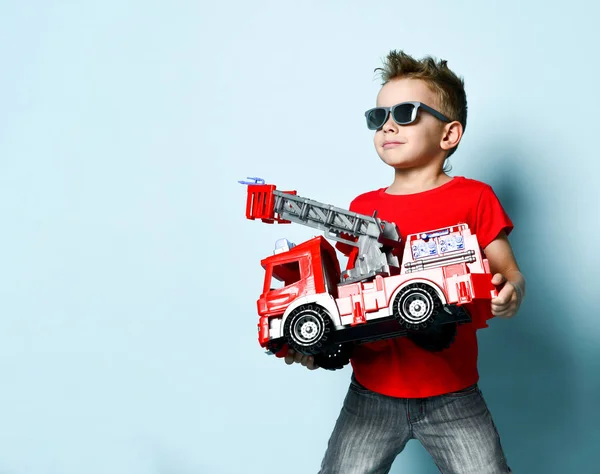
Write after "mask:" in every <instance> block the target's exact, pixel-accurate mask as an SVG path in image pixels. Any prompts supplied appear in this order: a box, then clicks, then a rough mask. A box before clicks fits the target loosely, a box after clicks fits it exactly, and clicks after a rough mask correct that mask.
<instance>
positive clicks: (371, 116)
mask: <svg viewBox="0 0 600 474" xmlns="http://www.w3.org/2000/svg"><path fill="white" fill-rule="evenodd" d="M387 114H388V113H387V110H385V109H373V110H371V111H369V113H368V114H367V127H368V128H369V130H377V129H378V128H381V127H382V126H383V124H384V123H385V122H386V120H387Z"/></svg>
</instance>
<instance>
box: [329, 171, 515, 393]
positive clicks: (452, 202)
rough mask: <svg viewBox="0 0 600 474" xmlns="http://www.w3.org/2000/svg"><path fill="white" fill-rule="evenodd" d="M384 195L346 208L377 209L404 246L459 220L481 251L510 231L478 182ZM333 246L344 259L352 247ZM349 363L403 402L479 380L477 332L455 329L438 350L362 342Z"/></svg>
mask: <svg viewBox="0 0 600 474" xmlns="http://www.w3.org/2000/svg"><path fill="white" fill-rule="evenodd" d="M385 191H386V189H385V188H381V189H378V190H375V191H371V192H368V193H365V194H361V195H360V196H358V197H356V198H355V199H354V200H353V201H352V203H351V204H350V210H351V211H354V212H357V213H360V214H367V215H373V211H375V210H377V217H378V218H380V219H382V220H385V221H388V222H394V223H395V224H396V225H397V226H398V230H399V232H400V235H401V236H402V241H403V242H405V241H406V237H407V235H409V234H414V233H417V232H423V231H427V230H433V229H437V228H439V227H445V226H449V225H454V224H458V223H461V222H464V223H467V224H468V225H469V227H470V229H471V232H472V233H474V234H476V235H477V239H478V241H479V245H480V246H481V248H482V249H485V247H487V245H488V244H489V243H490V242H492V241H493V240H494V239H495V238H496V237H497V236H498V234H499V233H500V231H502V230H504V231H505V232H506V233H507V234H509V233H510V232H511V231H512V229H513V224H512V221H511V220H510V218H509V217H508V215H507V214H506V212H505V211H504V209H503V208H502V205H501V204H500V202H499V200H498V198H497V197H496V194H495V193H494V191H493V190H492V188H491V187H490V186H489V185H487V184H485V183H482V182H480V181H476V180H473V179H468V178H464V177H462V176H457V177H454V178H453V179H452V180H451V181H449V182H447V183H445V184H443V185H442V186H439V187H437V188H435V189H431V190H428V191H424V192H421V193H416V194H408V195H393V194H387V193H386V192H385ZM336 247H337V248H338V249H339V250H340V251H342V252H343V253H344V254H346V255H348V254H349V251H350V250H351V249H352V248H353V247H351V246H348V245H347V244H342V243H338V244H337V245H336ZM400 255H402V254H400ZM349 263H350V262H349ZM489 317H490V315H488V316H487V317H486V318H485V319H487V318H489ZM351 363H352V367H353V369H354V374H355V377H356V379H357V380H358V381H359V382H360V383H361V384H362V385H364V386H365V387H367V388H368V389H370V390H372V391H374V392H378V393H382V394H385V395H390V396H394V397H404V398H421V397H431V396H435V395H440V394H443V393H449V392H453V391H456V390H460V389H463V388H465V387H468V386H469V385H471V384H474V383H476V382H477V381H478V380H479V373H478V370H477V336H476V329H475V328H474V327H473V326H472V325H471V324H461V325H459V326H458V330H457V335H456V339H455V341H454V342H453V344H452V345H451V346H450V347H449V348H448V349H445V350H443V351H441V352H430V351H427V350H425V349H422V348H421V347H419V346H417V345H416V344H414V343H413V342H412V341H411V340H410V339H408V338H406V337H397V338H392V339H385V340H381V341H375V342H371V343H366V344H361V345H358V346H357V347H356V348H355V350H354V355H353V357H352V360H351Z"/></svg>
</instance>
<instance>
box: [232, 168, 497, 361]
mask: <svg viewBox="0 0 600 474" xmlns="http://www.w3.org/2000/svg"><path fill="white" fill-rule="evenodd" d="M250 179H253V180H254V181H253V182H245V181H240V182H241V183H243V184H248V195H247V202H246V217H247V218H248V219H252V220H254V219H260V220H262V221H263V222H266V223H275V222H277V223H282V224H283V223H291V222H296V223H301V224H303V225H308V226H311V227H315V228H318V229H321V230H324V231H325V232H326V233H327V236H328V237H329V238H330V239H333V240H337V241H341V242H345V243H347V244H350V245H352V246H354V247H355V249H354V251H353V254H354V256H355V258H354V262H353V267H352V268H350V266H349V268H347V269H346V270H345V271H343V272H342V271H341V270H340V264H339V262H338V259H337V255H336V251H335V249H334V247H333V246H332V245H331V244H330V243H329V242H328V241H327V240H326V239H325V238H323V237H321V236H318V237H315V238H312V239H310V240H308V241H306V242H303V243H301V244H299V245H294V244H290V243H289V242H287V240H281V241H278V243H279V244H280V245H279V247H278V248H277V249H276V250H275V252H274V254H273V255H271V256H269V257H266V258H265V259H263V260H262V261H261V264H262V266H263V268H264V269H265V280H264V286H263V290H262V294H261V295H260V297H259V299H258V302H257V306H258V314H259V316H260V318H259V323H258V340H259V343H260V345H261V346H262V347H263V348H265V349H266V350H267V351H268V353H277V352H279V351H282V350H283V349H285V348H286V346H287V345H289V346H291V347H292V348H293V349H295V350H296V351H299V352H301V353H303V354H307V355H314V356H315V361H316V363H317V365H319V366H320V367H322V368H325V369H330V370H334V369H337V368H341V367H343V366H344V365H346V364H347V363H348V362H349V360H350V357H351V355H352V347H353V346H354V344H360V343H364V342H368V341H374V340H377V339H383V338H388V337H398V336H407V337H409V338H410V339H412V340H413V342H415V343H416V344H419V345H421V346H422V347H424V348H426V349H428V350H433V351H439V350H443V349H445V348H447V347H449V345H450V344H451V343H452V341H453V339H454V335H455V333H456V327H457V324H462V323H471V324H476V327H477V328H478V329H479V328H485V327H487V323H486V320H487V319H489V318H491V317H492V314H491V312H490V310H489V302H490V300H491V299H492V298H493V297H495V296H497V289H496V287H495V286H494V285H493V284H492V283H491V279H492V275H491V273H490V269H489V265H488V261H487V259H486V258H485V257H484V256H483V254H482V252H481V249H480V247H479V243H478V241H477V237H476V236H475V235H474V234H471V232H470V230H469V227H468V225H467V224H456V225H452V226H449V227H444V228H441V229H434V230H429V231H424V232H421V233H418V234H412V235H409V236H408V238H407V242H406V245H404V250H403V252H402V264H401V265H400V264H399V262H398V258H397V256H396V255H395V252H396V253H397V252H399V251H400V250H401V249H402V242H401V239H400V236H399V233H398V230H397V228H396V226H395V224H391V223H389V222H386V221H382V220H380V219H379V218H377V216H376V215H374V216H366V215H361V214H357V213H354V212H351V211H348V210H345V209H341V208H336V207H334V206H331V205H327V204H322V203H319V202H317V201H313V200H310V199H306V198H302V197H299V196H297V195H296V191H285V192H284V191H278V190H277V189H276V187H275V186H274V185H271V184H264V181H262V180H259V179H258V178H250ZM352 259H353V256H352V255H351V258H350V260H349V264H350V263H351V260H352ZM477 304H483V305H487V308H488V309H487V312H486V311H483V312H482V311H478V312H473V314H484V315H487V317H482V319H481V320H472V318H471V313H472V312H471V311H469V309H471V308H473V307H474V306H475V305H477Z"/></svg>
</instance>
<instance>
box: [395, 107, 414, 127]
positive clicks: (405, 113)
mask: <svg viewBox="0 0 600 474" xmlns="http://www.w3.org/2000/svg"><path fill="white" fill-rule="evenodd" d="M414 108H415V106H414V105H412V104H401V105H399V106H397V107H396V108H395V109H394V115H393V117H394V121H395V122H396V123H398V124H400V125H403V124H408V123H411V122H412V116H413V110H414Z"/></svg>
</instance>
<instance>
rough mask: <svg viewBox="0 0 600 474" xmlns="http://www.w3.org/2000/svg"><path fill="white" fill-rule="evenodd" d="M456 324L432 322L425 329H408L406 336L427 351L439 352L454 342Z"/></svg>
mask: <svg viewBox="0 0 600 474" xmlns="http://www.w3.org/2000/svg"><path fill="white" fill-rule="evenodd" d="M457 326H458V325H457V324H456V323H446V324H432V325H431V326H429V327H428V328H426V329H421V330H418V331H412V330H409V331H408V333H407V335H406V337H408V338H409V339H410V340H411V341H412V342H414V343H415V344H416V345H417V346H419V347H422V348H423V349H425V350H427V351H430V352H441V351H443V350H444V349H448V348H449V347H450V346H451V345H452V343H453V342H454V339H455V338H456V331H457Z"/></svg>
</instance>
